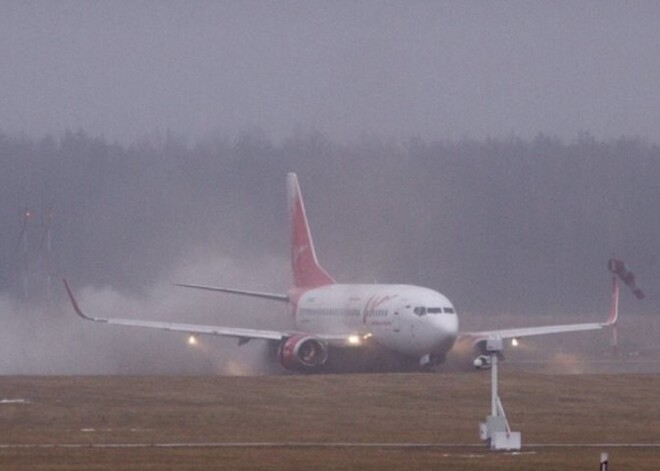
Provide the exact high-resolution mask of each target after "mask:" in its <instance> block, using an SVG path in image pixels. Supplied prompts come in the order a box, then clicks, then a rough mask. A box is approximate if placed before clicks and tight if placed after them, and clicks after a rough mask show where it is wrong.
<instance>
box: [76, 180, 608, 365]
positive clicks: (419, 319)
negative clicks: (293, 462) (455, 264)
mask: <svg viewBox="0 0 660 471" xmlns="http://www.w3.org/2000/svg"><path fill="white" fill-rule="evenodd" d="M287 191H288V204H289V215H290V218H291V267H292V271H293V287H292V288H291V289H290V290H289V291H288V293H287V294H273V293H263V292H255V291H246V290H239V289H233V288H221V287H211V286H201V285H190V284H179V285H178V286H183V287H187V288H195V289H200V290H207V291H216V292H221V293H230V294H237V295H243V296H252V297H257V298H262V299H268V300H272V301H277V302H281V303H287V304H288V305H289V307H290V309H291V312H292V314H293V318H294V323H295V330H290V331H278V330H257V329H242V328H234V327H222V326H211V325H195V324H179V323H172V322H155V321H144V320H133V319H119V318H103V317H91V316H88V315H86V314H84V313H83V311H82V310H81V309H80V307H79V305H78V303H77V301H76V299H75V297H74V295H73V293H72V291H71V289H70V287H69V284H68V283H67V281H66V280H64V285H65V288H66V290H67V293H68V295H69V298H70V300H71V303H72V305H73V307H74V309H75V311H76V313H77V314H78V315H79V316H81V317H83V318H84V319H86V320H90V321H94V322H101V323H106V324H115V325H123V326H129V327H144V328H155V329H162V330H169V331H175V332H184V333H187V334H191V335H194V336H197V335H218V336H225V337H234V338H237V339H238V341H239V345H242V344H244V343H246V342H248V341H250V340H255V339H258V340H263V341H267V342H272V343H275V344H276V345H277V347H278V348H277V350H276V351H277V358H278V360H279V362H280V363H281V365H282V366H284V367H285V368H286V369H288V370H291V371H297V372H310V373H312V372H325V371H374V370H392V369H394V370H399V371H400V370H404V371H405V370H408V371H414V370H430V369H433V367H435V366H436V365H438V364H441V363H443V362H444V361H445V358H446V355H447V353H448V352H449V351H450V350H451V349H452V347H453V346H454V345H455V344H464V345H465V344H468V345H469V346H470V348H471V351H472V352H473V353H472V355H473V359H474V361H473V364H474V366H475V367H477V368H488V367H489V366H490V364H489V356H487V355H484V353H485V350H484V349H485V344H486V341H487V340H488V339H490V338H500V339H520V338H523V337H530V336H538V335H550V334H559V333H566V332H579V331H590V330H600V329H603V328H607V327H614V326H615V325H616V322H617V318H618V296H619V290H618V284H617V280H616V277H614V278H613V282H612V306H611V309H610V313H609V317H608V318H607V320H606V321H605V322H602V323H583V324H565V325H552V326H544V327H525V328H518V329H504V330H490V331H481V332H463V333H461V332H460V331H459V327H458V316H457V313H456V310H455V308H454V306H453V305H452V303H451V302H450V301H449V299H448V298H447V297H446V296H444V295H442V294H440V293H439V292H437V291H434V290H432V289H429V288H424V287H420V286H412V285H403V284H341V283H337V282H335V280H334V279H333V278H332V277H331V276H330V275H329V274H328V273H327V272H326V271H325V270H324V269H323V268H322V267H321V266H320V265H319V263H318V260H317V258H316V252H315V250H314V243H313V241H312V236H311V232H310V229H309V224H308V222H307V216H306V214H305V207H304V205H303V200H302V195H301V193H300V187H299V185H298V178H297V176H296V174H294V173H290V174H288V175H287Z"/></svg>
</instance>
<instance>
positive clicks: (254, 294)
mask: <svg viewBox="0 0 660 471" xmlns="http://www.w3.org/2000/svg"><path fill="white" fill-rule="evenodd" d="M174 286H181V287H183V288H193V289H201V290H205V291H215V292H217V293H229V294H239V295H241V296H252V297H254V298H262V299H270V300H271V301H284V302H288V301H289V297H288V296H287V295H286V294H273V293H261V292H258V291H246V290H242V289H233V288H219V287H215V286H202V285H188V284H184V283H174Z"/></svg>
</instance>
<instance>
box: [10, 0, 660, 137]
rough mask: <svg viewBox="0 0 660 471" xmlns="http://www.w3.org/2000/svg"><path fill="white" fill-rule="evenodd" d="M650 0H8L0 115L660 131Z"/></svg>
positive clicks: (150, 122) (105, 125) (71, 120)
mask: <svg viewBox="0 0 660 471" xmlns="http://www.w3.org/2000/svg"><path fill="white" fill-rule="evenodd" d="M659 58H660V3H658V2H643V1H638V2H623V1H622V2H610V1H593V2H592V1H581V2H574V1H567V2H561V1H556V2H529V1H525V2H517V1H506V2H497V1H488V2H486V1H482V2H469V1H460V2H459V1H455V2H436V1H429V2H422V1H418V2H410V1H405V2H404V1H400V2H378V1H359V2H357V1H333V2H329V1H325V2H313V1H225V2H220V1H118V0H115V1H111V2H108V1H50V0H49V1H21V2H19V1H10V0H1V1H0V84H1V86H0V130H2V131H4V132H8V133H18V132H26V133H28V134H29V135H32V136H34V135H37V136H40V135H42V134H45V133H54V134H59V133H61V132H62V131H64V130H66V129H70V130H77V129H79V128H82V129H84V130H86V131H88V132H90V133H92V134H94V135H103V136H105V137H107V138H109V139H111V140H119V141H120V142H130V141H133V140H135V139H139V138H141V137H144V136H153V135H159V134H162V133H164V132H166V131H167V130H171V131H174V132H176V133H178V134H180V135H183V136H187V137H189V138H191V139H198V138H200V137H204V136H207V135H209V134H211V133H218V132H219V133H221V134H222V135H224V136H227V137H233V136H235V135H236V134H237V133H238V132H241V131H243V130H249V129H253V128H261V129H263V130H264V131H266V133H267V135H268V136H270V137H271V138H274V139H281V138H283V137H286V136H288V135H291V134H292V133H293V132H295V130H302V131H309V130H317V131H321V132H323V133H325V134H327V135H328V136H329V137H331V138H333V139H337V140H340V141H342V140H346V139H354V138H356V137H359V136H361V135H362V134H364V133H366V134H368V135H376V136H378V137H385V138H393V139H395V140H397V141H399V140H406V139H408V138H409V137H411V136H419V137H422V138H425V139H436V138H437V139H442V138H451V139H460V138H462V137H466V136H469V137H474V138H483V137H486V136H494V137H500V136H510V135H512V134H513V135H517V136H520V137H523V138H525V137H530V136H534V135H536V134H537V133H539V132H543V133H548V134H557V135H559V136H560V137H562V138H565V139H571V138H573V137H574V136H576V135H577V133H578V132H580V131H587V132H591V133H592V134H593V135H594V136H595V137H597V138H605V139H607V138H613V137H619V136H621V135H624V134H625V135H632V136H641V137H645V138H648V139H649V140H651V141H653V142H659V141H660V88H659V87H658V84H660V59H659Z"/></svg>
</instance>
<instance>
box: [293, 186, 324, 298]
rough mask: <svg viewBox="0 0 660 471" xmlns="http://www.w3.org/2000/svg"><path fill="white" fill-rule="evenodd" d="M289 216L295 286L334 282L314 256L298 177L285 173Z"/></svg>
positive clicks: (311, 286) (313, 285) (309, 286)
mask: <svg viewBox="0 0 660 471" xmlns="http://www.w3.org/2000/svg"><path fill="white" fill-rule="evenodd" d="M287 193H288V206H289V217H290V220H291V269H292V271H293V282H294V285H295V287H296V288H317V287H319V286H324V285H329V284H333V283H335V280H334V279H333V278H332V277H331V276H330V275H329V274H328V272H326V271H325V270H324V269H323V268H321V266H320V265H319V262H318V260H317V258H316V252H315V251H314V242H313V241H312V234H311V232H310V230H309V224H308V223H307V215H306V214H305V206H304V204H303V199H302V194H301V193H300V186H299V185H298V177H297V176H296V174H295V173H289V174H288V175H287Z"/></svg>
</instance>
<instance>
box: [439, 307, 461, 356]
mask: <svg viewBox="0 0 660 471" xmlns="http://www.w3.org/2000/svg"><path fill="white" fill-rule="evenodd" d="M435 326H436V328H437V330H438V334H439V336H438V337H439V338H438V347H437V348H438V349H439V350H444V351H448V350H449V349H450V348H451V347H452V345H454V342H455V341H456V337H457V336H458V316H456V315H450V314H445V315H442V316H438V318H437V319H435Z"/></svg>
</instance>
